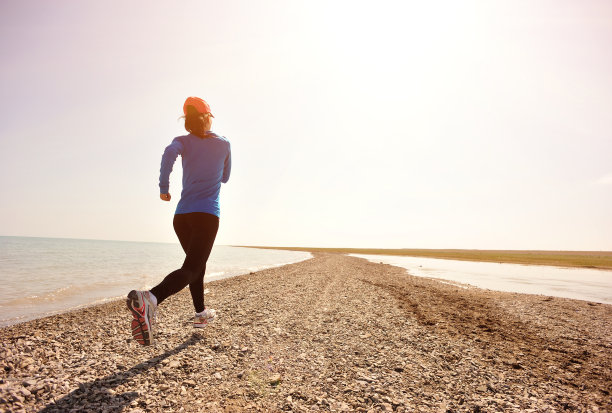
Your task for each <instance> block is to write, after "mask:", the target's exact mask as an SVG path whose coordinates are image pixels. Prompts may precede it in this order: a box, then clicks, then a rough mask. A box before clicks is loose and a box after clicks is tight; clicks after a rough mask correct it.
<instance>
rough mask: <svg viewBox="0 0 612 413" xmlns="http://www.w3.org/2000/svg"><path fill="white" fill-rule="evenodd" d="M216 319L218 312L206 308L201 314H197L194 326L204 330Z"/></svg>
mask: <svg viewBox="0 0 612 413" xmlns="http://www.w3.org/2000/svg"><path fill="white" fill-rule="evenodd" d="M216 319H217V311H215V310H213V309H212V308H205V309H204V311H202V312H201V313H196V315H195V318H194V320H193V326H194V327H195V328H204V327H206V326H207V325H208V324H209V323H212V322H213V321H215V320H216Z"/></svg>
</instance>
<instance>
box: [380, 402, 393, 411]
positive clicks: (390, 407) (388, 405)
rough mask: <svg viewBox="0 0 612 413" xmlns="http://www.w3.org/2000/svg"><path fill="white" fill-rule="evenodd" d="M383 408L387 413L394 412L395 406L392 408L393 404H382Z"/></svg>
mask: <svg viewBox="0 0 612 413" xmlns="http://www.w3.org/2000/svg"><path fill="white" fill-rule="evenodd" d="M382 408H383V410H384V411H385V412H392V411H393V406H391V403H383V404H382Z"/></svg>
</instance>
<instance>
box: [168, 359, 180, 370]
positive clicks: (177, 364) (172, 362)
mask: <svg viewBox="0 0 612 413" xmlns="http://www.w3.org/2000/svg"><path fill="white" fill-rule="evenodd" d="M180 365H181V363H179V362H178V361H177V360H172V361H171V362H170V363H168V367H170V368H172V369H175V368H177V367H179V366H180Z"/></svg>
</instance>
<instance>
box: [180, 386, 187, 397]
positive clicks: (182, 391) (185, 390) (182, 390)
mask: <svg viewBox="0 0 612 413" xmlns="http://www.w3.org/2000/svg"><path fill="white" fill-rule="evenodd" d="M186 394H187V389H186V388H185V386H181V396H184V395H186Z"/></svg>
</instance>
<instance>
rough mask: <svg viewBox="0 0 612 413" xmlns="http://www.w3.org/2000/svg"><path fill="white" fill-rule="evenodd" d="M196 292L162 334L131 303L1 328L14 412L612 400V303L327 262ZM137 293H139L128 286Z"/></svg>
mask: <svg viewBox="0 0 612 413" xmlns="http://www.w3.org/2000/svg"><path fill="white" fill-rule="evenodd" d="M207 288H208V289H209V290H210V293H209V294H208V295H207V296H206V301H207V305H209V306H210V307H212V308H216V309H217V310H218V312H219V314H220V317H219V319H218V321H216V322H215V323H214V324H212V325H210V326H209V327H207V328H206V329H203V330H195V329H193V327H192V316H193V309H192V304H191V298H190V295H189V293H188V291H186V290H185V291H183V292H181V293H179V294H177V295H176V296H174V297H172V298H170V299H169V300H167V301H166V302H164V303H163V304H162V305H161V306H160V309H159V313H160V314H159V317H158V321H157V324H156V330H155V331H156V338H155V339H156V342H155V343H154V345H152V346H149V347H142V346H140V345H139V344H138V343H136V342H134V341H133V340H132V339H131V336H130V332H129V326H130V319H131V315H130V314H129V312H128V311H127V309H126V308H125V303H124V301H123V300H120V301H114V302H110V303H107V304H104V305H99V306H94V307H89V308H85V309H81V310H77V311H73V312H68V313H65V314H60V315H55V316H51V317H47V318H43V319H38V320H34V321H30V322H26V323H22V324H18V325H14V326H10V327H6V328H2V329H0V337H1V340H2V348H1V353H0V354H1V365H2V369H1V377H0V410H1V411H42V412H71V411H74V412H76V411H79V412H81V411H84V412H118V411H130V412H162V411H163V412H231V411H271V412H274V411H297V412H301V411H335V412H342V411H347V412H351V411H355V412H368V411H375V412H378V411H389V412H390V411H396V412H408V411H432V412H467V411H470V412H498V411H511V412H512V411H526V412H545V411H551V412H552V411H555V412H556V411H579V412H589V411H590V412H598V411H612V397H611V392H612V380H611V376H612V370H611V367H612V363H611V361H612V351H611V347H612V306H610V305H606V304H598V303H591V302H586V301H578V300H569V299H561V298H552V297H545V296H537V295H524V294H511V293H501V292H493V291H487V290H481V289H477V288H464V287H462V286H457V285H452V284H448V283H443V282H439V281H435V280H431V279H425V278H417V277H412V276H410V275H408V274H407V273H406V271H405V270H404V269H401V268H397V267H393V266H390V265H384V264H375V263H370V262H367V261H365V260H363V259H359V258H354V257H347V256H343V255H333V254H317V255H315V257H314V258H313V259H310V260H307V261H303V262H300V263H297V264H292V265H287V266H284V267H279V268H274V269H268V270H265V271H261V272H257V273H252V274H246V275H243V276H239V277H235V278H231V279H226V280H222V281H216V282H211V283H209V284H207ZM126 293H127V291H126Z"/></svg>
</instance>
